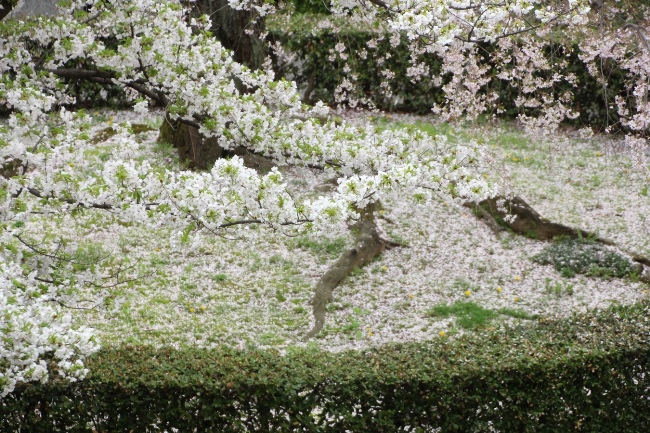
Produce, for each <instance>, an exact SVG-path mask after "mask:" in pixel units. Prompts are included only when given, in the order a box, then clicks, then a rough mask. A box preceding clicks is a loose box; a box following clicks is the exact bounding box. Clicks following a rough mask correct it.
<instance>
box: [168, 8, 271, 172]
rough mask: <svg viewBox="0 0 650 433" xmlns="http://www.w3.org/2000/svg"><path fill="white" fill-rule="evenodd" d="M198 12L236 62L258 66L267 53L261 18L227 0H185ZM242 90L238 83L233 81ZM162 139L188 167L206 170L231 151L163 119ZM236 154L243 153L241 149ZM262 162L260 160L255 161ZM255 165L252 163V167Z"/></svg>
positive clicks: (259, 66)
mask: <svg viewBox="0 0 650 433" xmlns="http://www.w3.org/2000/svg"><path fill="white" fill-rule="evenodd" d="M184 3H187V4H186V6H188V7H191V8H192V9H193V11H194V12H195V13H196V14H197V15H201V14H206V15H209V16H210V18H211V20H212V27H211V29H210V30H211V31H212V33H213V35H214V36H215V37H216V38H217V39H218V40H219V41H220V42H221V44H222V45H223V46H224V47H226V48H228V49H229V50H232V51H233V56H234V59H235V61H237V62H238V63H241V64H243V65H246V66H248V67H249V68H251V69H260V68H261V67H262V64H263V63H264V59H265V58H266V55H267V50H266V44H265V43H264V41H262V39H261V35H262V33H263V32H264V19H263V18H260V17H259V16H257V14H256V12H255V11H254V10H253V11H251V10H244V11H238V10H235V9H233V8H231V7H230V6H228V0H199V1H198V2H192V3H190V2H184ZM235 84H236V85H237V89H238V90H239V91H240V92H244V91H245V89H243V88H242V86H241V85H239V83H235ZM159 139H160V140H161V141H165V142H168V143H171V144H172V145H173V146H174V147H175V148H177V149H178V156H179V158H180V159H181V161H187V162H188V164H189V166H190V167H191V168H195V169H199V170H205V169H207V168H209V167H210V166H211V165H212V164H214V162H215V161H216V160H217V159H219V158H222V157H224V156H226V155H230V154H232V153H231V152H224V150H223V148H222V147H221V146H220V145H219V141H218V140H217V139H216V138H204V137H203V136H202V135H201V134H200V133H199V131H198V129H196V128H194V127H192V126H190V125H186V124H182V123H179V122H173V121H169V119H167V118H166V119H165V121H164V122H163V125H162V126H161V128H160V136H159ZM234 153H235V154H241V153H244V152H243V150H242V149H237V150H235V151H234ZM257 164H261V162H259V161H258V162H257ZM254 165H255V164H253V166H254Z"/></svg>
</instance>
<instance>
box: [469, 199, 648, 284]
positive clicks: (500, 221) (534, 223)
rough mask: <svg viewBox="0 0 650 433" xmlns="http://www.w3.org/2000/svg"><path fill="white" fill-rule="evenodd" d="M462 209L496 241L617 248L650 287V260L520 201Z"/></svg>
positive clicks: (487, 202)
mask: <svg viewBox="0 0 650 433" xmlns="http://www.w3.org/2000/svg"><path fill="white" fill-rule="evenodd" d="M500 200H503V206H497V202H499V201H500ZM464 206H465V207H468V208H470V209H472V210H473V211H474V214H475V215H476V216H477V217H478V218H480V219H482V220H483V221H485V223H486V224H487V225H488V227H490V229H491V230H492V231H493V232H494V234H495V236H497V238H499V236H500V232H501V231H504V230H510V231H512V232H514V233H518V234H522V235H524V236H527V237H529V238H532V239H538V240H552V239H553V238H555V237H558V236H562V237H565V238H570V239H590V240H592V241H594V242H598V243H601V244H603V245H609V246H613V247H616V248H618V249H619V250H620V251H621V252H623V253H625V254H627V255H628V256H630V257H631V258H632V261H634V262H635V268H636V269H635V270H636V273H637V274H638V276H639V279H640V280H641V281H644V282H646V283H650V259H648V258H646V257H643V256H640V255H638V254H634V253H630V252H628V251H626V250H625V249H623V248H621V247H620V246H618V245H616V243H615V242H613V241H611V240H609V239H605V238H602V237H600V236H598V235H596V234H595V233H591V232H588V231H585V230H580V229H575V228H573V227H569V226H565V225H563V224H558V223H554V222H550V221H549V220H547V219H545V218H542V217H541V216H540V214H539V213H537V211H535V209H533V208H532V206H530V205H529V204H528V203H526V201H525V200H524V199H522V198H521V197H513V198H506V197H504V196H496V197H493V198H490V199H486V200H483V201H481V202H479V203H475V202H466V203H464ZM508 216H514V217H515V219H514V221H513V220H510V219H509V218H508Z"/></svg>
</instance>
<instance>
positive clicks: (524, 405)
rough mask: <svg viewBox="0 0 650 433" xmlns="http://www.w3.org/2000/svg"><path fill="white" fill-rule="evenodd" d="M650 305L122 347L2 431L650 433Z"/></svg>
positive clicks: (20, 396) (8, 401) (4, 404)
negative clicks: (441, 334)
mask: <svg viewBox="0 0 650 433" xmlns="http://www.w3.org/2000/svg"><path fill="white" fill-rule="evenodd" d="M649 313H650V303H649V302H647V301H645V302H643V303H640V304H637V305H634V306H629V307H615V308H612V309H610V310H607V311H604V312H598V313H593V312H592V313H588V314H582V315H575V316H573V317H571V318H570V320H568V321H567V320H547V319H544V320H542V319H540V320H539V321H538V323H537V324H536V325H535V326H520V327H513V328H500V329H497V330H496V331H492V332H477V333H470V334H466V335H463V336H462V337H459V338H458V339H456V340H450V339H447V338H437V339H435V340H434V341H430V342H424V343H418V344H415V343H412V344H397V345H389V346H384V347H380V348H375V349H369V350H364V351H348V352H343V353H328V352H323V351H320V350H318V349H314V348H309V347H307V348H293V349H289V350H288V353H286V354H284V355H281V354H279V353H278V352H277V351H273V350H260V349H247V350H238V349H233V348H221V349H212V350H202V349H197V348H183V349H173V348H153V347H120V348H112V349H103V350H102V351H101V352H98V353H97V354H96V355H94V356H93V357H91V358H89V359H88V362H87V366H88V368H90V374H89V375H88V378H87V379H86V380H83V381H79V382H75V383H67V382H64V381H56V380H53V381H51V382H48V383H46V384H34V383H29V384H22V385H21V386H19V387H17V388H16V390H15V391H14V392H13V393H12V394H10V395H8V396H7V397H6V398H4V399H2V400H1V401H0V431H3V432H5V431H6V432H14V431H29V432H36V433H39V432H48V433H50V432H64V431H65V432H89V431H92V430H95V431H98V432H99V431H111V432H129V431H137V432H159V431H174V429H177V430H175V431H179V432H183V433H184V432H197V431H200V432H244V431H247V432H252V431H259V432H269V431H275V432H292V431H293V432H341V431H346V430H347V431H354V432H398V431H404V432H405V431H410V432H412V431H419V432H432V431H444V432H494V431H500V432H515V431H516V432H549V433H551V432H553V433H555V432H559V431H562V432H565V431H566V432H569V431H575V430H576V429H577V430H579V431H585V432H610V431H617V432H618V431H621V432H622V431H625V432H628V433H635V432H638V433H645V432H647V431H650V398H648V397H649V396H650V322H648V317H649V315H650V314H649Z"/></svg>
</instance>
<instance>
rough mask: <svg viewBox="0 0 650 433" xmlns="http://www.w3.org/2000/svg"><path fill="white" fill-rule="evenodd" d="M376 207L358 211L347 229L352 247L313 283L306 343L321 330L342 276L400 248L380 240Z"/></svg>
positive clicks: (395, 244) (394, 243)
mask: <svg viewBox="0 0 650 433" xmlns="http://www.w3.org/2000/svg"><path fill="white" fill-rule="evenodd" d="M377 208H378V204H376V203H375V204H372V205H369V206H367V207H366V208H365V209H362V210H360V212H359V213H360V218H359V220H358V221H357V222H356V223H355V224H354V225H352V226H351V229H352V231H353V233H354V234H355V241H354V245H353V246H352V248H350V249H349V250H347V251H344V252H343V254H341V256H339V258H338V260H336V262H334V264H333V265H332V266H331V267H330V268H329V269H328V270H327V272H325V274H323V276H322V277H321V278H320V280H319V281H318V283H317V284H316V287H315V289H314V297H313V298H312V307H313V314H314V326H313V328H312V329H311V330H310V331H309V332H308V333H307V335H306V336H305V339H306V340H307V339H310V338H312V337H314V336H315V335H317V334H318V333H319V332H320V331H321V330H322V329H323V325H325V315H326V313H327V304H329V303H330V302H332V294H333V292H334V289H335V288H336V286H338V284H339V283H340V282H341V281H343V280H344V279H345V277H347V276H348V275H350V273H351V272H352V271H353V270H354V269H355V268H357V267H359V266H363V265H365V264H366V263H369V262H371V261H372V260H373V259H374V258H375V257H377V256H378V255H379V254H381V253H382V252H383V251H385V250H387V249H390V248H393V247H396V246H403V245H401V244H398V243H396V242H391V241H388V240H386V239H384V238H383V237H382V235H381V230H380V228H379V226H378V225H377V220H376V218H375V211H376V210H377Z"/></svg>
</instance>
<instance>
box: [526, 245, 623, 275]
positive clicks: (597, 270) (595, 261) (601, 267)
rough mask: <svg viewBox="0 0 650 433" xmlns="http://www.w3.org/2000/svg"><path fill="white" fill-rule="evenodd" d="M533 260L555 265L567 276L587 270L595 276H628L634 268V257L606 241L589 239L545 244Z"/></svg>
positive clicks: (585, 272)
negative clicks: (606, 243) (608, 244)
mask: <svg viewBox="0 0 650 433" xmlns="http://www.w3.org/2000/svg"><path fill="white" fill-rule="evenodd" d="M533 261H534V262H536V263H538V264H540V265H553V267H555V269H556V270H557V271H558V272H560V273H561V274H562V275H563V276H565V277H569V278H570V277H573V276H574V275H575V274H584V275H589V276H594V277H601V278H611V277H617V278H621V277H626V276H629V275H630V274H631V273H632V272H633V265H632V262H630V260H628V259H627V258H625V257H623V256H621V255H620V254H617V253H615V252H613V251H610V250H608V249H607V248H605V247H604V246H603V245H601V244H599V243H596V242H592V241H589V240H585V239H561V240H558V241H556V242H554V243H552V244H551V245H549V246H547V247H546V248H544V250H543V251H542V252H541V253H539V254H538V255H536V256H534V257H533Z"/></svg>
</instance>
